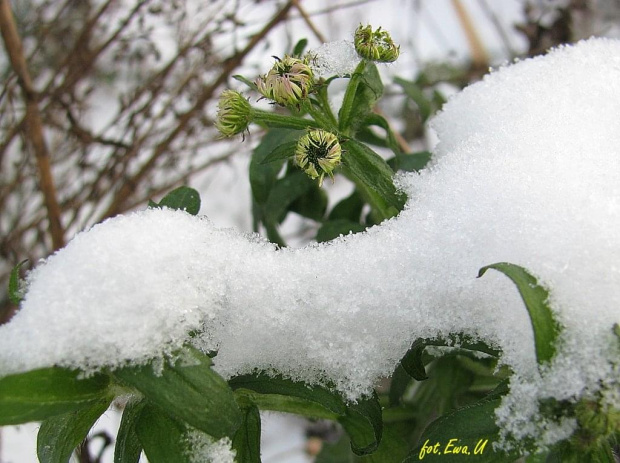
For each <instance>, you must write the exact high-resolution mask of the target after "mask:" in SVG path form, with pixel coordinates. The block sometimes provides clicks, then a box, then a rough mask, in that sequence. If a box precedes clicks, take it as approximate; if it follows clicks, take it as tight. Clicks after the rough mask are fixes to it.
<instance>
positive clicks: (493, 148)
mask: <svg viewBox="0 0 620 463" xmlns="http://www.w3.org/2000/svg"><path fill="white" fill-rule="evenodd" d="M433 126H434V129H435V130H436V132H437V135H438V139H439V143H438V145H437V147H436V149H435V158H434V161H433V164H432V166H430V167H429V168H428V169H426V170H425V171H423V172H421V173H420V174H416V173H409V174H406V175H402V176H400V177H399V183H400V185H401V186H402V188H403V189H405V191H406V192H407V193H408V195H409V202H408V204H407V208H406V210H405V211H404V212H402V213H401V214H400V215H399V216H398V217H397V218H395V219H392V220H390V221H387V222H385V223H383V224H381V225H380V226H376V227H373V228H371V229H370V230H368V231H367V232H365V233H362V234H357V235H350V236H343V237H341V238H339V239H336V240H334V241H333V242H330V243H325V244H320V245H313V246H308V247H305V248H302V249H281V250H277V249H276V248H275V247H274V246H273V245H271V244H269V243H267V242H265V241H262V240H261V239H260V238H258V237H256V236H253V235H242V234H240V233H238V232H235V231H234V230H222V229H218V228H216V227H215V226H214V225H213V224H211V223H210V222H209V221H208V220H206V219H205V218H200V217H192V216H190V215H188V214H185V213H183V212H175V211H170V210H159V209H155V210H147V211H143V212H138V213H134V214H130V215H127V216H123V217H117V218H114V219H111V220H108V221H106V222H105V223H103V224H101V225H97V226H95V227H93V228H92V229H91V230H90V231H88V232H85V233H82V234H79V235H78V236H77V237H76V238H75V239H74V240H73V241H72V242H71V243H69V245H68V246H67V247H66V248H65V249H63V250H61V251H59V252H57V253H56V254H55V255H53V256H52V257H50V258H49V259H48V260H47V262H46V263H45V264H43V265H40V266H39V267H38V268H36V269H35V270H34V271H33V272H32V273H31V274H30V276H29V287H28V292H27V294H26V297H25V300H24V301H23V303H22V307H21V310H20V311H19V312H18V313H17V315H16V316H15V317H14V318H13V319H12V320H11V322H10V323H9V324H7V325H4V326H2V327H0V373H1V374H9V373H13V372H18V371H26V370H30V369H33V368H37V367H43V366H48V365H53V364H58V365H64V366H69V367H80V368H84V369H92V368H99V367H103V366H110V367H115V366H118V365H122V364H124V363H126V362H133V363H140V362H144V361H146V360H147V359H149V358H152V357H155V356H158V355H161V354H162V352H163V353H169V352H172V351H173V350H174V349H176V348H178V347H179V346H181V345H182V344H183V343H185V342H188V341H191V342H193V343H194V344H195V345H197V347H199V348H201V349H203V350H205V351H207V350H217V351H218V355H217V357H215V359H214V361H215V366H216V369H217V370H218V371H219V372H220V373H221V374H222V375H224V376H225V377H230V376H232V375H236V374H241V373H248V372H251V371H253V370H254V369H255V368H259V369H263V370H266V371H277V372H281V373H283V374H285V375H287V376H289V377H292V378H294V379H297V380H303V381H307V382H308V383H321V382H323V383H325V382H330V383H333V384H335V386H336V387H337V389H338V390H339V391H341V392H342V393H343V394H345V395H346V396H347V397H348V398H350V399H353V400H354V399H356V398H357V397H359V396H360V395H361V394H364V393H366V392H368V391H369V390H370V389H371V388H372V386H373V385H374V384H375V382H376V380H377V379H378V378H379V377H381V376H384V375H389V374H390V373H391V372H392V371H393V369H394V367H395V365H396V363H397V361H398V359H400V358H401V357H402V356H403V354H404V353H405V352H406V351H407V349H408V348H409V346H410V345H411V342H412V341H413V340H415V339H416V338H418V337H433V336H438V335H441V336H445V335H447V334H449V333H465V334H468V335H471V336H474V337H478V338H481V339H485V340H487V342H490V343H492V344H494V345H496V346H499V347H501V348H502V350H503V357H502V361H503V362H505V363H506V364H508V365H510V366H511V367H512V369H513V371H514V372H515V375H514V377H513V379H512V383H511V392H510V395H509V396H508V397H506V399H505V400H504V402H503V403H502V406H501V407H500V409H498V411H497V416H498V422H499V423H500V424H501V426H502V427H503V429H504V430H505V432H506V433H507V434H512V435H513V436H520V437H522V436H542V435H543V434H544V436H543V437H542V439H543V441H544V442H543V443H552V442H554V441H555V440H557V439H560V438H562V437H564V436H565V435H566V434H567V432H569V431H570V430H571V429H572V426H573V424H574V423H572V422H568V421H564V422H558V423H555V424H553V423H544V422H542V421H543V420H541V422H540V423H538V422H533V421H532V418H536V417H537V416H538V408H537V403H538V400H539V399H542V398H545V397H554V398H557V399H576V398H578V397H581V396H585V395H591V394H593V393H594V392H595V391H596V390H598V389H599V388H601V387H603V388H604V389H606V390H613V389H617V388H618V382H619V378H618V369H617V366H614V364H613V362H614V361H617V358H618V355H619V354H620V352H619V345H618V340H617V339H616V338H615V337H614V335H613V334H612V326H613V324H614V323H616V322H620V309H619V307H620V264H619V262H620V234H618V230H620V155H619V154H620V153H619V150H620V148H619V147H620V42H618V41H612V40H605V39H596V40H594V39H593V40H589V41H586V42H581V43H579V44H578V45H576V46H574V47H563V48H559V49H556V50H554V51H552V52H551V53H549V54H548V55H546V56H544V57H537V58H534V59H528V60H524V61H521V62H519V63H517V64H514V65H511V66H507V67H504V68H501V69H499V70H497V71H495V72H493V73H492V74H491V75H489V76H487V77H486V78H485V79H484V80H483V81H482V82H480V83H477V84H475V85H472V86H471V87H469V88H467V89H466V90H464V91H463V92H462V93H460V94H458V95H457V96H456V97H454V98H452V99H451V101H450V102H449V103H448V104H447V105H446V107H445V110H444V111H443V112H442V113H441V114H440V115H439V116H438V117H437V118H436V119H435V120H434V122H433ZM500 261H507V262H512V263H514V264H518V265H521V266H524V267H526V268H528V269H529V270H530V271H531V272H533V273H534V274H535V275H536V276H537V277H539V279H540V280H541V281H542V282H544V284H545V285H546V286H547V287H549V288H551V291H552V296H551V297H552V301H551V303H552V307H553V309H554V311H555V312H556V314H557V317H558V319H559V320H560V321H561V323H562V324H563V325H564V326H565V331H564V335H563V338H562V340H561V346H560V350H559V352H558V355H557V358H556V360H555V361H554V362H553V364H552V365H550V366H549V367H548V368H546V369H544V370H543V371H542V373H541V372H540V371H539V369H538V367H537V364H536V359H535V352H534V343H533V335H532V329H531V324H530V321H529V318H528V316H527V312H526V310H525V308H524V306H523V303H522V301H521V299H520V297H519V294H518V292H517V290H516V288H515V287H514V285H513V284H512V282H510V281H509V280H508V279H507V278H506V277H505V276H503V275H501V274H500V273H499V272H494V271H489V272H487V274H485V275H484V277H482V278H480V279H477V278H476V275H477V273H478V269H479V268H480V267H483V266H485V265H488V264H492V263H495V262H500ZM189 331H194V332H199V333H201V334H200V335H199V336H197V337H195V338H191V339H190V338H189V337H188V335H187V333H188V332H189ZM614 359H616V360H614ZM606 397H607V398H608V401H609V402H610V404H611V405H615V406H616V407H617V406H620V403H618V401H619V400H620V399H618V395H617V394H615V395H614V394H611V393H608V394H606ZM519 433H521V434H519ZM541 442H542V441H541Z"/></svg>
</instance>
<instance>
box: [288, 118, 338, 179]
mask: <svg viewBox="0 0 620 463" xmlns="http://www.w3.org/2000/svg"><path fill="white" fill-rule="evenodd" d="M341 157H342V149H341V147H340V143H339V142H338V138H337V137H336V135H334V134H333V133H331V132H327V131H325V130H321V129H316V130H311V131H309V132H308V133H307V134H306V135H304V136H303V137H301V138H300V139H299V142H298V143H297V148H296V150H295V161H296V162H297V165H298V166H299V167H301V168H302V169H303V170H304V172H306V174H308V175H309V176H310V177H311V178H313V179H315V178H317V177H318V179H319V186H321V185H323V177H325V174H327V175H329V177H330V178H331V179H332V181H333V179H334V174H333V171H334V169H335V168H336V167H338V166H339V165H340V159H341Z"/></svg>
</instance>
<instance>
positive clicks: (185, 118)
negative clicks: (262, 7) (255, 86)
mask: <svg viewBox="0 0 620 463" xmlns="http://www.w3.org/2000/svg"><path fill="white" fill-rule="evenodd" d="M292 6H293V0H289V1H288V2H287V3H286V5H284V7H282V9H281V10H280V11H278V13H276V15H275V16H274V17H273V18H272V19H271V20H270V21H269V23H267V25H265V27H264V28H263V29H262V30H261V31H260V32H258V33H257V34H256V35H254V36H253V37H252V39H251V40H250V41H249V42H248V44H247V45H246V46H245V48H244V49H243V50H241V51H240V52H238V53H236V54H234V55H233V56H232V57H230V58H228V59H227V60H225V61H224V63H223V69H222V71H221V72H220V74H219V75H218V77H217V78H216V79H215V81H214V82H213V83H212V84H211V85H209V86H207V87H205V88H204V89H203V91H202V92H201V93H200V95H198V97H197V98H196V102H195V103H194V105H193V106H192V108H191V109H189V110H188V111H187V112H185V113H183V114H181V115H180V116H179V118H178V123H177V125H176V127H175V128H174V129H173V130H172V131H171V132H170V134H169V135H168V136H167V137H166V139H165V140H163V141H162V142H160V143H159V144H158V145H157V146H156V147H155V149H154V151H153V153H152V154H151V157H150V158H149V160H148V161H147V162H146V163H145V164H144V165H143V166H142V168H141V169H140V170H139V171H138V172H137V173H136V174H135V175H134V176H133V177H131V178H129V179H127V181H126V182H125V183H123V185H122V186H121V187H120V188H119V190H118V191H117V193H116V195H115V196H114V198H113V199H112V203H111V204H110V206H109V207H108V209H107V210H106V211H105V213H104V214H103V217H101V219H102V220H103V219H105V218H107V217H111V216H114V215H116V214H118V213H120V212H122V210H123V208H124V205H125V203H126V202H127V200H128V199H129V197H130V196H131V195H132V194H133V193H134V191H135V190H136V188H137V186H138V184H139V183H140V181H141V180H142V179H143V178H144V177H145V176H146V175H147V174H148V173H149V172H150V171H151V169H152V168H153V167H154V166H155V164H156V162H157V160H158V159H159V158H160V157H161V156H162V155H163V154H165V153H166V152H168V151H169V149H170V146H171V145H172V143H173V142H174V141H175V140H176V139H177V137H178V136H179V135H181V134H182V133H184V131H185V130H186V128H187V126H188V124H189V122H190V121H191V120H192V119H193V118H194V117H195V115H196V114H197V113H199V112H200V111H201V110H202V108H203V107H204V105H205V103H206V102H207V101H208V100H209V99H210V98H212V97H213V94H214V93H215V90H217V89H218V88H219V86H220V85H222V84H223V83H224V82H226V80H227V79H228V76H229V75H230V74H231V73H232V72H233V71H234V70H235V68H236V67H237V66H238V65H239V64H240V63H241V62H242V61H243V59H244V58H245V57H246V56H247V55H248V53H250V51H252V50H253V49H254V47H255V46H256V45H257V44H258V43H259V42H260V41H261V40H262V39H263V38H264V37H265V36H266V35H267V34H268V33H269V32H270V31H271V29H273V28H274V27H275V26H276V25H278V24H279V23H280V22H282V21H283V20H284V19H286V17H287V15H288V12H289V10H290V9H291V8H292Z"/></svg>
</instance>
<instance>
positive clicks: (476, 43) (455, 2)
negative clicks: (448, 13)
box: [452, 0, 489, 68]
mask: <svg viewBox="0 0 620 463" xmlns="http://www.w3.org/2000/svg"><path fill="white" fill-rule="evenodd" d="M452 6H453V7H454V10H455V11H456V15H457V17H458V19H459V22H460V23H461V27H462V28H463V31H464V32H465V36H466V37H467V43H468V44H469V50H470V52H471V59H472V61H473V63H474V66H475V67H477V68H485V67H487V66H488V64H489V56H488V55H487V52H486V50H485V49H484V45H483V44H482V40H480V37H479V36H478V33H477V32H476V28H475V27H474V23H473V22H472V20H471V17H470V16H469V13H468V12H467V10H466V9H465V6H464V5H463V4H462V3H461V0H452Z"/></svg>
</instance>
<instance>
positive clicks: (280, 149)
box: [261, 140, 297, 164]
mask: <svg viewBox="0 0 620 463" xmlns="http://www.w3.org/2000/svg"><path fill="white" fill-rule="evenodd" d="M296 147H297V140H294V141H289V142H286V143H283V144H281V145H280V146H277V147H276V148H275V149H274V150H273V151H272V152H271V153H269V154H268V155H267V156H265V158H264V159H263V160H262V161H261V164H268V163H270V162H274V161H282V160H284V159H288V158H290V157H292V156H294V155H295V148H296Z"/></svg>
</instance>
